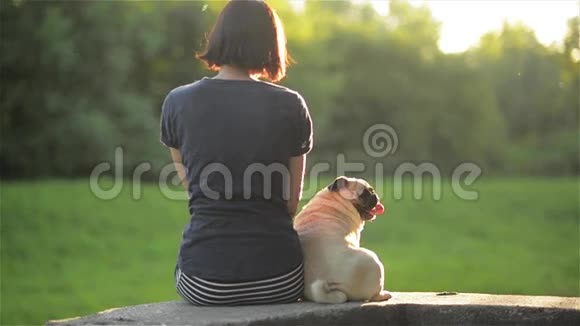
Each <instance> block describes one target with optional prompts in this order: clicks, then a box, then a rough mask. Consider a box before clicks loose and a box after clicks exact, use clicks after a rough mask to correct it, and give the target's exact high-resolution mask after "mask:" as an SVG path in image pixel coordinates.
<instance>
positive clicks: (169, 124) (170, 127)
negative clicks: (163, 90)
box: [161, 93, 179, 148]
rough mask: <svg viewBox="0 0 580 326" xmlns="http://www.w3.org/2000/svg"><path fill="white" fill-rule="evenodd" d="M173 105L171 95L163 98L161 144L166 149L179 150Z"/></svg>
mask: <svg viewBox="0 0 580 326" xmlns="http://www.w3.org/2000/svg"><path fill="white" fill-rule="evenodd" d="M175 110H176V108H175V103H174V101H173V98H172V96H171V93H169V95H167V97H165V100H164V101H163V106H162V107H161V143H163V145H165V146H167V147H172V148H179V138H178V136H177V135H178V132H177V128H178V126H177V119H176V112H175Z"/></svg>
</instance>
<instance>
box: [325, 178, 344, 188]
mask: <svg viewBox="0 0 580 326" xmlns="http://www.w3.org/2000/svg"><path fill="white" fill-rule="evenodd" d="M347 184H348V179H347V178H346V177H345V176H340V177H338V178H336V179H334V181H333V182H332V183H331V184H330V185H328V187H327V189H328V190H329V191H339V190H340V189H341V188H344V187H345V186H346V185H347Z"/></svg>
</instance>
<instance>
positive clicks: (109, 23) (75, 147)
mask: <svg viewBox="0 0 580 326" xmlns="http://www.w3.org/2000/svg"><path fill="white" fill-rule="evenodd" d="M224 3H225V2H223V1H217V2H216V1H208V2H207V3H205V2H203V1H185V2H183V1H177V2H173V1H172V2H163V1H146V2H130V1H120V2H119V1H106V2H104V1H87V2H74V3H70V2H60V1H48V2H47V1H3V2H2V4H1V6H2V8H1V9H2V10H1V12H0V15H1V17H0V18H1V19H0V21H1V24H2V26H1V27H2V28H1V31H0V33H1V34H0V35H1V39H2V42H1V45H0V46H1V50H2V51H1V52H2V53H1V54H0V69H1V71H2V74H1V76H0V78H1V84H2V89H1V98H0V105H1V107H2V110H1V112H0V127H1V130H2V142H1V145H0V166H1V168H0V175H1V176H2V177H4V178H6V177H10V178H14V177H36V176H51V175H53V176H56V175H58V176H81V175H87V174H88V173H89V172H90V171H91V170H92V167H93V166H94V165H95V164H96V163H98V162H101V161H103V160H110V159H111V157H112V156H113V152H114V148H115V147H116V146H122V147H123V148H124V153H125V161H124V164H125V168H126V170H127V171H130V170H131V168H133V167H134V166H136V165H137V164H139V163H140V162H144V161H148V162H151V163H152V164H153V167H154V171H153V172H158V171H159V168H160V167H161V165H162V164H163V163H165V162H167V161H168V155H167V152H166V150H165V149H164V148H163V147H162V146H161V144H160V143H159V141H158V138H159V137H158V135H159V130H158V123H159V110H160V105H161V103H162V101H163V98H164V96H165V95H166V94H167V92H168V91H169V90H171V89H172V88H174V87H176V86H178V85H180V84H184V83H189V82H192V81H194V80H196V79H199V78H200V77H202V76H204V75H208V74H209V72H208V71H207V70H205V68H204V67H203V65H202V64H201V63H200V62H199V61H197V60H196V59H195V58H194V54H195V52H196V51H198V50H200V49H201V48H202V45H203V39H204V35H205V33H206V32H207V31H209V28H210V26H211V24H212V22H213V21H214V19H215V17H216V15H217V14H218V13H219V11H220V9H221V8H222V7H223V5H224ZM272 4H273V6H274V7H275V8H276V9H277V11H278V12H279V14H280V16H281V17H282V19H283V21H284V23H285V30H286V32H287V35H288V44H289V49H290V52H291V54H292V56H293V58H294V60H295V61H296V63H295V64H294V65H293V66H292V67H291V68H290V70H289V72H288V77H287V79H286V80H285V81H284V82H283V84H285V85H288V86H290V87H292V88H294V89H297V90H298V91H300V92H301V93H302V94H303V95H304V96H305V98H306V100H307V102H308V104H309V106H310V109H311V113H312V116H313V119H314V123H315V138H316V147H315V150H314V151H313V152H312V160H311V161H318V160H321V159H326V158H328V157H332V156H335V155H336V154H337V153H346V154H347V155H350V156H351V157H354V158H355V159H357V160H363V161H365V160H367V161H368V160H370V158H369V157H368V156H367V155H364V153H363V152H362V151H361V138H362V135H363V133H364V130H365V129H366V128H368V127H369V126H370V125H372V124H375V123H387V124H389V125H391V126H393V127H394V128H395V129H396V131H397V132H398V135H399V139H400V146H399V151H398V152H397V153H396V155H394V156H390V157H389V159H388V162H387V164H389V166H393V165H394V164H395V163H396V162H400V161H408V160H411V161H426V160H428V161H432V162H434V163H436V164H437V165H438V166H439V167H440V169H441V170H442V171H450V170H451V169H452V168H453V167H455V166H456V165H457V164H459V163H461V162H464V161H472V162H476V163H478V164H479V165H480V166H482V167H484V169H485V171H486V173H488V174H526V175H528V174H542V175H553V174H577V173H578V172H579V165H578V148H577V147H578V134H577V133H575V131H577V130H578V119H579V116H578V99H579V94H578V91H579V89H580V82H579V71H578V69H579V68H578V67H579V63H578V61H577V60H576V59H574V58H575V55H576V56H577V55H579V54H578V52H579V51H580V50H578V47H579V45H578V33H579V32H578V23H579V22H578V18H573V19H570V21H569V22H568V33H567V35H563V40H564V48H563V49H558V48H553V47H545V46H543V45H542V44H540V43H539V42H538V41H537V39H536V37H535V35H534V33H533V32H532V31H531V30H529V29H528V28H527V27H525V26H522V25H509V24H505V25H504V26H503V28H502V29H501V30H499V31H495V32H490V33H488V34H486V35H484V36H483V37H482V38H481V41H480V43H479V44H478V45H476V46H474V47H473V48H472V49H470V50H469V51H466V52H465V53H461V54H452V55H450V54H444V53H442V52H441V51H440V50H439V48H438V46H437V42H438V40H439V27H440V23H439V22H437V21H436V20H435V19H434V18H433V17H432V15H431V13H430V12H429V10H428V8H427V7H425V6H422V7H414V6H412V5H410V4H409V3H408V2H406V1H402V0H397V1H391V2H390V3H389V4H388V5H389V6H390V13H389V15H388V16H386V17H383V16H380V15H378V14H377V13H376V12H375V11H374V9H373V8H372V7H371V6H370V5H369V4H355V3H351V2H345V1H306V3H305V7H304V10H303V11H296V10H294V9H293V8H292V7H291V6H290V5H289V3H288V2H287V1H285V0H276V1H272ZM385 5H387V4H385ZM562 23H563V24H564V23H565V22H562ZM560 150H562V151H563V152H560ZM151 175H153V173H152V174H150V175H149V177H151Z"/></svg>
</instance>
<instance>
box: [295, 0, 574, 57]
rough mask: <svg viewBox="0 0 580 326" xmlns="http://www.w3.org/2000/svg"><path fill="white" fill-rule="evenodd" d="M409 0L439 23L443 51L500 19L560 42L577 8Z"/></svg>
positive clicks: (383, 8)
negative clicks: (525, 26)
mask: <svg viewBox="0 0 580 326" xmlns="http://www.w3.org/2000/svg"><path fill="white" fill-rule="evenodd" d="M354 1H355V2H364V1H365V0H354ZM296 2H300V1H299V0H298V1H296ZM370 2H371V3H372V4H373V6H374V7H375V9H376V10H377V11H378V12H379V13H380V14H383V15H386V14H387V13H388V9H389V3H388V0H371V1H370ZM410 2H411V4H413V5H416V6H419V5H421V4H423V3H426V4H427V6H428V7H429V8H430V9H431V12H432V14H433V16H434V17H435V19H436V20H438V21H439V22H441V37H440V40H439V47H440V48H441V50H442V51H443V52H461V51H463V50H466V49H467V48H468V47H469V46H471V45H474V44H476V43H477V42H478V41H479V37H480V36H481V35H482V34H484V33H486V32H488V31H490V30H498V29H499V28H501V25H502V23H503V21H504V20H507V21H508V22H517V21H520V22H522V23H524V24H525V25H527V26H529V27H530V28H532V29H533V30H534V32H535V33H536V37H537V38H538V40H539V41H540V42H542V43H544V44H546V45H550V44H552V43H554V42H556V43H558V44H561V42H562V40H563V38H564V35H565V34H566V21H567V20H568V18H570V17H573V16H577V15H578V14H579V11H580V1H578V0H551V1H550V0H543V1H541V0H535V1H533V0H532V1H524V0H519V1H517V0H502V1H500V0H428V1H426V0H423V1H417V0H411V1H410ZM299 6H300V5H299V4H298V7H299Z"/></svg>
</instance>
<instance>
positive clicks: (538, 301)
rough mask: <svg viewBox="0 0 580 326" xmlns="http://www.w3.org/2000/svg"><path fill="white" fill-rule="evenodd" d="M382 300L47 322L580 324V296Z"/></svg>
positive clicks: (168, 309) (136, 310) (153, 308)
mask: <svg viewBox="0 0 580 326" xmlns="http://www.w3.org/2000/svg"><path fill="white" fill-rule="evenodd" d="M393 295H394V298H393V299H391V300H389V301H386V302H379V303H361V302H349V303H345V304H339V305H324V304H316V303H311V302H301V303H295V304H284V305H264V306H245V307H212V308H206V307H194V306H191V305H189V304H187V303H185V302H182V301H170V302H162V303H152V304H144V305H139V306H132V307H125V308H115V309H109V310H106V311H103V312H100V313H97V314H95V315H92V316H87V317H77V318H71V319H64V320H55V321H49V322H48V323H47V325H54V326H57V325H58V326H64V325H70V326H80V325H163V324H165V325H200V326H201V325H203V326H209V325H231V326H238V325H313V326H321V325H369V326H370V325H441V324H444V325H450V324H453V325H480V324H481V325H489V324H502V325H503V324H510V325H521V324H526V325H528V324H531V325H580V298H578V297H575V298H565V297H545V296H544V297H539V296H517V295H489V294H473V293H460V294H456V295H437V294H436V293H426V292H416V293H407V292H406V293H393Z"/></svg>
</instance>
